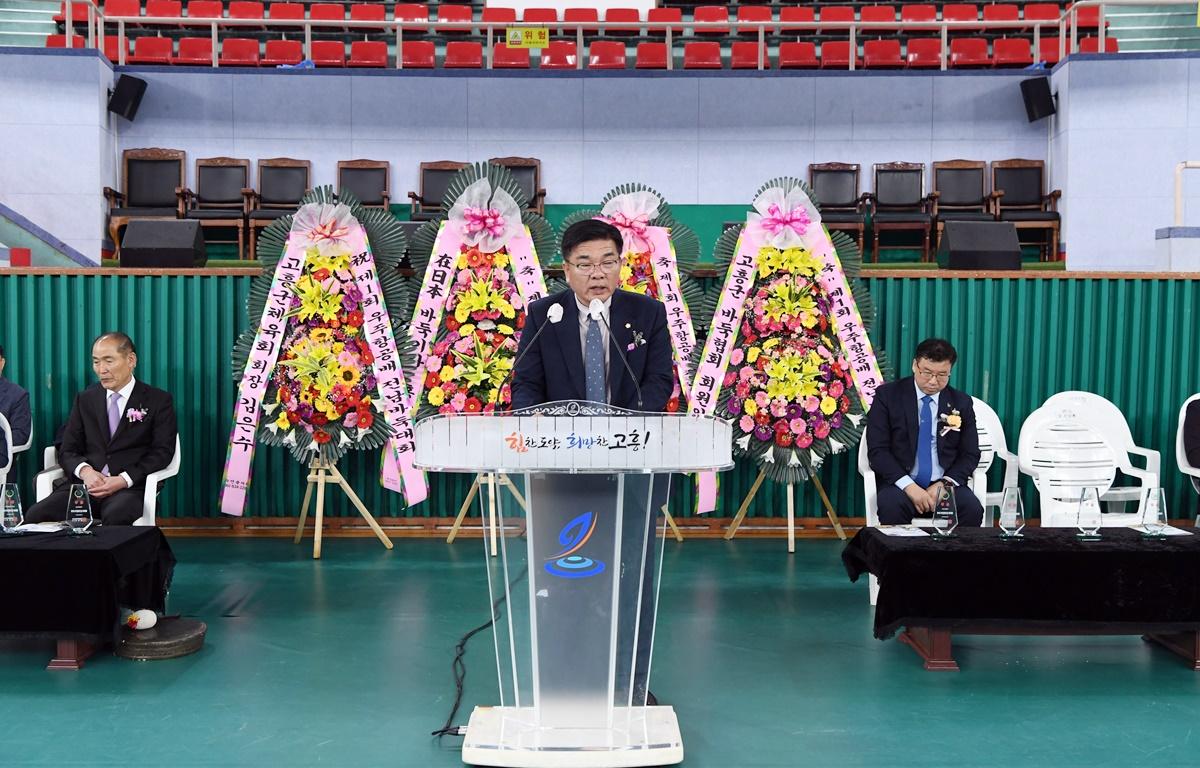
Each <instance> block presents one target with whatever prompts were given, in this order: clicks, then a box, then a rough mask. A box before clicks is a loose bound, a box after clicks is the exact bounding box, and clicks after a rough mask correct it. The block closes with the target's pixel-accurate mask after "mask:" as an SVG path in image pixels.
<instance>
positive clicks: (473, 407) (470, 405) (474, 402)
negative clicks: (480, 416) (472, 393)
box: [463, 397, 483, 413]
mask: <svg viewBox="0 0 1200 768" xmlns="http://www.w3.org/2000/svg"><path fill="white" fill-rule="evenodd" d="M463 410H464V411H466V412H467V413H479V412H480V411H481V410H483V403H481V402H479V398H478V397H468V398H467V402H466V403H465V404H464V405H463Z"/></svg>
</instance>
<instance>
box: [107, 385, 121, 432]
mask: <svg viewBox="0 0 1200 768" xmlns="http://www.w3.org/2000/svg"><path fill="white" fill-rule="evenodd" d="M120 423H121V393H120V392H112V393H110V396H109V398H108V439H109V440H110V441H111V440H112V437H113V435H115V434H116V433H117V425H118V424H120Z"/></svg>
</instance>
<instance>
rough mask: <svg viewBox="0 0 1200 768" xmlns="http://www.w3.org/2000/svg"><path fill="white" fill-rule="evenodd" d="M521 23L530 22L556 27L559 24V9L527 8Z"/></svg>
mask: <svg viewBox="0 0 1200 768" xmlns="http://www.w3.org/2000/svg"><path fill="white" fill-rule="evenodd" d="M521 21H526V22H529V23H530V24H545V25H547V26H554V25H556V24H558V9H557V8H526V9H525V12H524V13H522V14H521Z"/></svg>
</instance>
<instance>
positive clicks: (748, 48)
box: [729, 6, 771, 69]
mask: <svg viewBox="0 0 1200 768" xmlns="http://www.w3.org/2000/svg"><path fill="white" fill-rule="evenodd" d="M743 7H745V6H743ZM760 59H761V60H762V68H763V69H770V68H771V55H770V54H769V53H768V52H767V47H766V46H765V45H764V46H762V47H759V45H758V41H757V40H756V41H754V42H750V41H749V40H741V41H736V42H734V43H733V44H732V45H730V46H729V66H730V68H731V69H758V62H759V60H760Z"/></svg>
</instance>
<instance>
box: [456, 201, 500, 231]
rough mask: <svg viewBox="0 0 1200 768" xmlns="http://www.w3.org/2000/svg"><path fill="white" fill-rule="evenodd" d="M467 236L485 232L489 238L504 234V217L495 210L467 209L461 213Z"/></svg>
mask: <svg viewBox="0 0 1200 768" xmlns="http://www.w3.org/2000/svg"><path fill="white" fill-rule="evenodd" d="M463 219H464V221H465V223H464V228H465V229H466V234H467V235H474V234H476V233H478V232H487V233H488V235H490V236H491V237H500V235H502V234H504V217H503V216H501V215H500V211H498V210H496V209H495V208H467V209H466V210H465V211H463Z"/></svg>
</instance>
